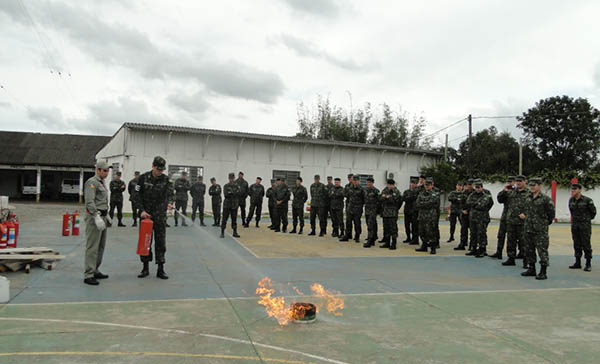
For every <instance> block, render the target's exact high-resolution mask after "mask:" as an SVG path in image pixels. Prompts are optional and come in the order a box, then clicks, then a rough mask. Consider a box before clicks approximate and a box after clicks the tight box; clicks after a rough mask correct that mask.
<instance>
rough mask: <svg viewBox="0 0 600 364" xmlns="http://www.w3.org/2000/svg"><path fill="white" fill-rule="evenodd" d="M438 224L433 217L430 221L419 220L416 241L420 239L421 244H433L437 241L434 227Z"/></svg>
mask: <svg viewBox="0 0 600 364" xmlns="http://www.w3.org/2000/svg"><path fill="white" fill-rule="evenodd" d="M438 222H439V221H436V219H435V216H434V218H432V219H419V235H417V239H418V238H419V237H420V238H421V241H422V242H423V244H430V243H434V244H435V242H436V239H437V236H436V225H439V223H438ZM413 236H414V235H413Z"/></svg>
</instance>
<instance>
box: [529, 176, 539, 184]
mask: <svg viewBox="0 0 600 364" xmlns="http://www.w3.org/2000/svg"><path fill="white" fill-rule="evenodd" d="M541 184H542V179H541V178H539V177H532V178H530V179H529V185H530V186H535V185H541Z"/></svg>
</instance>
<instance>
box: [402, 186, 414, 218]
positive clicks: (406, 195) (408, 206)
mask: <svg viewBox="0 0 600 364" xmlns="http://www.w3.org/2000/svg"><path fill="white" fill-rule="evenodd" d="M402 200H403V201H404V214H405V215H408V214H412V213H414V212H415V211H416V210H417V207H416V203H417V190H416V189H414V190H411V189H410V188H409V189H407V190H404V192H403V193H402Z"/></svg>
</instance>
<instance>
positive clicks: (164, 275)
mask: <svg viewBox="0 0 600 364" xmlns="http://www.w3.org/2000/svg"><path fill="white" fill-rule="evenodd" d="M156 276H157V277H158V278H160V279H169V276H168V275H167V273H166V272H165V268H164V264H163V263H159V264H158V270H157V271H156Z"/></svg>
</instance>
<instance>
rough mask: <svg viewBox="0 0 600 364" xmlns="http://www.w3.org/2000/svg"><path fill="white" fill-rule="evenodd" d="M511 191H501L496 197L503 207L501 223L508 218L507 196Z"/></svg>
mask: <svg viewBox="0 0 600 364" xmlns="http://www.w3.org/2000/svg"><path fill="white" fill-rule="evenodd" d="M511 191H512V190H508V191H506V190H504V189H502V191H500V192H498V196H497V197H496V198H497V199H498V202H499V203H501V204H503V205H504V206H503V207H502V216H501V217H500V220H501V221H506V217H507V216H508V194H509V193H510V192H511Z"/></svg>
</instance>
